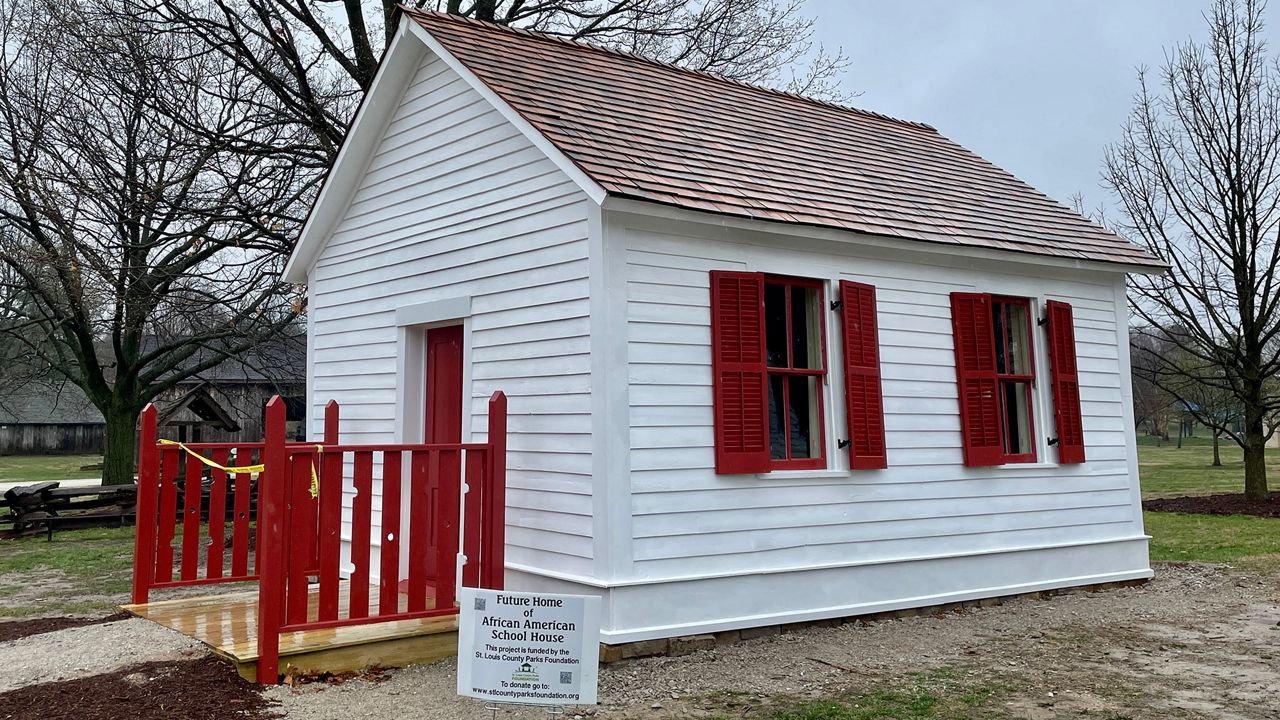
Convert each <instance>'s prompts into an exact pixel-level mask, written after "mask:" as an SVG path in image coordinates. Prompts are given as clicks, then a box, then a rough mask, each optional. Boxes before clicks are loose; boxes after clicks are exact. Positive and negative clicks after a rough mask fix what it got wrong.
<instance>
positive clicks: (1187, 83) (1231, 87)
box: [1105, 0, 1280, 500]
mask: <svg viewBox="0 0 1280 720" xmlns="http://www.w3.org/2000/svg"><path fill="white" fill-rule="evenodd" d="M1263 14H1264V3H1263V2H1261V1H1260V0H1216V1H1215V3H1214V6H1213V10H1212V12H1211V13H1210V14H1209V15H1208V16H1207V17H1206V20H1207V21H1208V27H1209V39H1208V41H1207V43H1204V44H1198V43H1195V42H1188V43H1186V44H1183V45H1180V46H1178V47H1176V48H1175V49H1174V50H1172V51H1171V52H1170V53H1169V54H1168V57H1167V60H1166V62H1165V65H1164V67H1163V68H1162V70H1161V72H1160V73H1159V74H1158V75H1155V76H1153V75H1152V74H1151V73H1148V72H1146V71H1143V72H1141V73H1140V74H1139V79H1140V81H1141V89H1140V91H1139V93H1138V95H1137V97H1136V101H1135V107H1134V110H1133V113H1132V115H1131V116H1130V119H1129V122H1128V124H1127V125H1126V127H1125V130H1124V135H1123V138H1122V140H1121V141H1120V142H1119V143H1118V144H1117V145H1116V146H1114V147H1112V148H1110V149H1109V151H1108V154H1107V159H1106V171H1105V178H1106V181H1107V182H1108V184H1109V185H1110V186H1111V188H1112V189H1113V190H1114V191H1115V193H1116V195H1117V196H1118V197H1119V200H1120V208H1121V211H1122V213H1123V217H1122V218H1120V219H1119V221H1118V225H1119V229H1120V230H1121V231H1122V232H1125V233H1127V234H1128V235H1129V236H1130V237H1133V238H1135V239H1137V240H1140V241H1141V242H1142V243H1143V244H1145V245H1146V247H1147V248H1148V249H1150V250H1151V251H1152V252H1153V253H1155V254H1156V255H1157V256H1159V257H1160V258H1161V259H1162V260H1164V261H1166V262H1167V263H1169V266H1170V270H1169V272H1168V273H1167V274H1166V275H1163V276H1146V277H1139V278H1137V279H1136V280H1135V281H1134V285H1133V291H1134V292H1133V294H1132V296H1131V297H1132V310H1133V312H1134V313H1135V314H1136V315H1137V316H1138V317H1139V318H1141V319H1142V320H1143V321H1144V322H1145V326H1146V329H1147V331H1149V332H1153V333H1157V334H1158V335H1159V336H1160V338H1161V339H1162V340H1163V341H1166V342H1169V343H1172V344H1174V345H1176V346H1177V347H1178V348H1179V350H1180V351H1181V352H1180V353H1177V354H1165V355H1159V356H1155V357H1151V358H1149V359H1150V361H1152V362H1154V363H1156V364H1157V365H1158V366H1159V367H1160V368H1161V369H1162V371H1163V373H1164V374H1166V375H1181V376H1183V377H1184V378H1185V379H1186V380H1188V381H1189V383H1190V386H1192V387H1200V386H1203V387H1206V388H1212V389H1214V390H1215V391H1221V392H1222V393H1224V394H1226V395H1227V396H1228V397H1229V398H1231V400H1232V401H1234V402H1235V403H1236V404H1238V406H1239V408H1240V412H1241V414H1242V416H1243V426H1244V432H1243V435H1242V436H1241V437H1239V438H1236V436H1234V435H1232V438H1233V439H1235V440H1236V441H1237V442H1238V443H1239V444H1240V445H1241V446H1242V447H1243V449H1244V461H1245V463H1244V464H1245V477H1244V489H1245V495H1246V496H1247V497H1249V498H1250V499H1254V500H1259V499H1265V498H1266V497H1267V471H1266V458H1265V445H1266V441H1267V440H1268V438H1269V437H1270V436H1271V434H1272V433H1273V432H1274V426H1273V425H1270V424H1269V423H1268V422H1267V419H1268V417H1269V416H1271V415H1273V414H1274V413H1275V412H1276V411H1277V410H1278V409H1280V396H1277V394H1275V393H1274V392H1272V391H1271V389H1272V387H1273V386H1274V382H1273V381H1272V379H1273V378H1275V377H1276V374H1277V372H1280V342H1278V340H1280V337H1278V336H1280V312H1278V310H1280V273H1277V268H1278V267H1280V244H1277V242H1276V239H1277V238H1276V234H1277V232H1278V231H1280V206H1278V202H1280V68H1278V67H1277V64H1276V62H1275V61H1274V59H1273V58H1272V57H1270V56H1269V55H1268V53H1267V48H1266V46H1265V44H1264V42H1263V39H1262V26H1263ZM1170 328H1178V332H1177V333H1176V334H1175V333H1170V332H1169V331H1168V330H1169V329H1170ZM1168 387H1169V389H1170V390H1171V391H1172V392H1173V393H1174V394H1175V395H1177V393H1178V390H1177V389H1176V387H1175V385H1174V384H1170V385H1169V386H1168ZM1180 399H1183V400H1186V398H1180Z"/></svg>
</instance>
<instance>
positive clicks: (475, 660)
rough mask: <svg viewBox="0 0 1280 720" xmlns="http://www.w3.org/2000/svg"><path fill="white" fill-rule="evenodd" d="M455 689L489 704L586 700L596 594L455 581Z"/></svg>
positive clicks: (594, 663) (594, 655)
mask: <svg viewBox="0 0 1280 720" xmlns="http://www.w3.org/2000/svg"><path fill="white" fill-rule="evenodd" d="M459 601H460V602H459V611H458V694H459V695H467V696H470V697H475V698H480V699H482V700H487V701H489V702H491V703H513V704H521V705H549V706H561V705H594V704H595V702H596V684H597V681H598V673H599V661H600V598H598V597H594V596H589V595H553V594H549V593H523V592H508V591H506V590H483V589H477V588H462V593H461V595H460V597H459Z"/></svg>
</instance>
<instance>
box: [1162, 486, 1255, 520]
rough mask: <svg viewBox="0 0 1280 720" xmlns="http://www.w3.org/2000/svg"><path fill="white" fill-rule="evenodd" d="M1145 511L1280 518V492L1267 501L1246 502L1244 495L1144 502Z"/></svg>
mask: <svg viewBox="0 0 1280 720" xmlns="http://www.w3.org/2000/svg"><path fill="white" fill-rule="evenodd" d="M1142 509H1143V510H1153V511H1156V512H1180V513H1200V514H1203V515H1253V516H1255V517H1266V518H1280V492H1273V493H1271V497H1270V498H1269V499H1267V500H1246V499H1245V498H1244V495H1243V494H1236V493H1227V494H1223V495H1200V496H1188V497H1175V498H1158V499H1155V500H1144V501H1143V502H1142Z"/></svg>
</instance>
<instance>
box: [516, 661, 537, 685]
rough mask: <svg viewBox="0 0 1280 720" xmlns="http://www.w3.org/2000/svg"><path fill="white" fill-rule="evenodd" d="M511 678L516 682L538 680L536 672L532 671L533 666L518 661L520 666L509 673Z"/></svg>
mask: <svg viewBox="0 0 1280 720" xmlns="http://www.w3.org/2000/svg"><path fill="white" fill-rule="evenodd" d="M511 679H512V680H514V681H516V682H538V681H539V678H538V673H536V672H534V671H533V666H532V665H530V664H529V663H520V667H519V668H518V669H517V670H516V671H515V672H513V673H511Z"/></svg>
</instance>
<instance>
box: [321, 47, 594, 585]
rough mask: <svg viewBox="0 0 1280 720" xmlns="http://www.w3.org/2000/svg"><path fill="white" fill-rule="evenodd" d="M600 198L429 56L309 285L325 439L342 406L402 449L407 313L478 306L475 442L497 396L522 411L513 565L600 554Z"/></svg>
mask: <svg viewBox="0 0 1280 720" xmlns="http://www.w3.org/2000/svg"><path fill="white" fill-rule="evenodd" d="M587 204H588V201H587V199H586V197H585V196H584V195H583V194H582V192H581V191H580V190H579V189H578V188H577V186H575V185H574V184H573V183H572V182H571V181H570V180H569V179H568V178H567V177H566V176H565V175H564V174H563V173H562V172H561V171H560V170H559V169H557V167H556V166H555V165H554V164H553V163H552V162H551V161H550V160H548V159H547V158H546V157H545V156H544V154H543V153H542V152H541V151H540V150H538V149H536V148H535V147H534V146H533V145H532V144H531V143H530V142H529V141H528V140H527V139H526V138H525V137H524V136H522V135H521V134H520V132H519V131H518V130H517V129H516V128H515V127H513V126H512V125H510V124H509V123H508V122H507V121H506V120H505V119H504V118H503V117H502V116H501V115H500V114H499V113H498V112H497V111H496V110H495V109H494V108H493V107H491V106H490V105H489V104H488V103H487V102H486V101H485V100H484V99H483V98H481V97H480V95H478V94H477V93H476V92H475V91H473V90H472V89H471V88H470V87H469V86H467V84H466V83H465V82H464V81H463V80H462V79H461V78H460V77H458V76H457V75H456V74H455V73H454V72H453V71H452V70H450V69H449V68H448V67H446V66H445V65H444V63H442V62H440V61H439V60H438V59H435V58H434V57H433V56H431V55H429V54H428V55H427V59H426V60H425V61H424V62H423V64H422V67H421V68H420V69H419V70H418V71H417V73H416V74H415V76H414V77H413V78H412V80H411V81H410V82H409V84H408V86H407V89H406V90H405V91H404V95H403V98H402V100H401V102H400V104H399V106H398V109H397V110H396V111H395V112H394V113H393V115H392V117H391V119H390V120H389V121H388V123H387V126H386V128H385V129H384V131H383V137H382V140H381V142H380V143H379V144H378V147H377V150H376V152H375V153H374V154H373V156H372V157H371V158H370V159H369V166H368V169H367V171H366V173H365V175H364V177H363V179H362V180H361V181H360V183H359V186H358V190H357V191H356V192H355V194H354V196H353V197H352V198H351V203H350V206H349V207H348V209H347V211H346V213H345V215H344V216H343V219H342V220H341V222H340V223H338V224H337V226H336V227H335V230H334V232H333V234H332V236H331V237H330V238H329V239H328V243H327V245H326V246H325V248H324V250H323V251H322V253H321V254H320V255H319V257H318V259H317V262H316V266H315V268H314V269H313V270H312V271H311V273H310V292H311V307H310V322H311V325H310V328H311V343H312V348H313V351H312V356H311V365H312V368H313V370H312V376H311V402H312V406H311V422H312V425H311V427H313V428H319V427H321V425H322V417H323V406H324V403H325V402H327V401H328V400H329V399H331V398H332V399H336V400H337V401H338V402H339V403H340V404H341V406H342V431H343V432H342V440H343V442H358V443H374V442H390V441H393V440H394V439H395V438H396V428H397V423H399V422H402V420H403V419H401V418H397V417H396V407H397V400H398V393H399V392H400V391H401V390H400V389H399V388H397V374H396V372H397V371H396V362H397V333H398V329H397V326H396V319H395V313H396V309H397V308H401V307H405V306H409V305H415V304H419V303H426V302H432V301H436V300H441V299H447V298H455V297H468V296H469V297H470V298H471V312H472V315H471V317H470V319H469V320H468V328H469V329H468V332H469V339H468V349H469V352H470V357H469V358H467V362H469V363H470V364H471V369H470V376H469V377H470V383H471V387H470V398H469V404H468V406H467V407H466V408H464V413H469V423H470V430H471V432H472V439H474V440H481V439H483V438H484V436H485V429H486V423H487V406H486V401H487V398H488V396H489V395H490V393H492V392H493V391H494V390H503V391H505V392H506V393H507V395H508V396H509V399H510V404H509V433H510V436H509V440H508V446H509V448H510V453H509V455H508V459H507V464H508V468H509V473H508V477H507V484H508V488H509V489H508V495H507V500H508V515H507V524H508V530H507V542H508V554H507V558H508V560H509V561H511V562H516V563H522V564H525V565H529V566H533V567H553V568H558V569H561V570H562V571H566V572H582V573H589V572H590V569H591V558H592V537H591V536H592V532H591V511H592V499H591V416H590V411H591V407H590V397H589V392H590V382H589V379H590V370H591V367H590V355H589V353H590V349H591V344H590V336H589V333H588V325H589V323H588V319H589V313H588V287H587V276H588V270H587V232H588V230H587ZM375 491H376V492H380V488H379V487H375ZM349 502H350V498H349V497H348V503H349ZM377 504H378V502H377V500H375V503H374V505H375V507H376V506H377ZM377 522H378V518H377V517H376V515H375V518H374V524H375V528H376V526H377ZM347 531H348V532H349V527H348V529H347ZM374 536H375V539H376V537H377V532H376V529H375V533H374Z"/></svg>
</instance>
